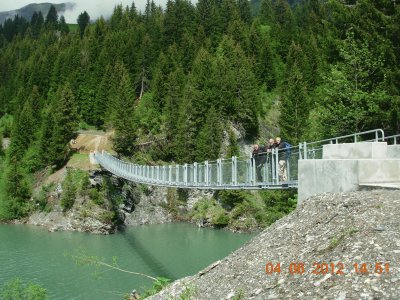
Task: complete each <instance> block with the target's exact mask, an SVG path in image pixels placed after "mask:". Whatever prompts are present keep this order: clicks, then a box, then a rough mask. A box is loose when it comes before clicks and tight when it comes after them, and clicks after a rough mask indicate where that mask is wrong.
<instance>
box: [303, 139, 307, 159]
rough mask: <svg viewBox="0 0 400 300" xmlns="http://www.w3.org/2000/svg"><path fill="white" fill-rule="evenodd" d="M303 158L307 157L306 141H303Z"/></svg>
mask: <svg viewBox="0 0 400 300" xmlns="http://www.w3.org/2000/svg"><path fill="white" fill-rule="evenodd" d="M304 159H307V142H304Z"/></svg>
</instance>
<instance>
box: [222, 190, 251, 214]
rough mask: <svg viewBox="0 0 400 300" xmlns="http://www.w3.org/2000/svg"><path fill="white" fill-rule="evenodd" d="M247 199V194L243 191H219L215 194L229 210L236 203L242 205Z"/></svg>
mask: <svg viewBox="0 0 400 300" xmlns="http://www.w3.org/2000/svg"><path fill="white" fill-rule="evenodd" d="M248 197H249V194H248V193H246V192H243V191H220V192H218V193H217V198H218V199H219V201H220V202H221V203H222V205H223V206H226V207H227V208H228V209H229V210H230V209H232V208H233V207H235V205H237V204H238V203H242V202H243V201H244V200H246V199H247V198H248Z"/></svg>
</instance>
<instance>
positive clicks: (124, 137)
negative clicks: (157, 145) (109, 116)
mask: <svg viewBox="0 0 400 300" xmlns="http://www.w3.org/2000/svg"><path fill="white" fill-rule="evenodd" d="M121 72H122V74H120V75H121V82H120V84H119V87H118V93H117V94H116V95H115V98H114V103H115V105H116V106H115V110H116V111H115V120H114V127H115V135H114V139H113V141H114V150H115V151H116V152H117V153H118V154H119V155H124V156H132V155H133V153H134V151H135V149H136V145H135V144H136V138H137V136H136V130H135V128H134V122H133V112H134V100H135V96H134V95H135V93H134V91H133V89H132V83H131V81H130V79H129V74H128V72H127V71H126V69H125V68H124V67H123V68H122V69H121Z"/></svg>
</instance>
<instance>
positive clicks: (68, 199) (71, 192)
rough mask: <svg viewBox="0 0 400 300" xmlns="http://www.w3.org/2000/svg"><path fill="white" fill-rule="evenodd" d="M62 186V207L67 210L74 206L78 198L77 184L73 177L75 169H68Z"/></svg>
mask: <svg viewBox="0 0 400 300" xmlns="http://www.w3.org/2000/svg"><path fill="white" fill-rule="evenodd" d="M62 188H63V192H62V197H61V207H62V208H63V210H64V211H67V210H69V209H71V208H72V206H74V203H75V199H76V192H77V186H76V185H75V182H74V179H73V171H71V170H69V169H68V170H67V176H66V177H65V180H64V182H63V185H62Z"/></svg>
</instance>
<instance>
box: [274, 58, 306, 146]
mask: <svg viewBox="0 0 400 300" xmlns="http://www.w3.org/2000/svg"><path fill="white" fill-rule="evenodd" d="M280 111H281V114H280V117H279V126H280V129H281V133H282V136H283V138H284V139H285V140H287V141H289V142H290V143H291V144H292V145H296V144H298V143H299V142H301V141H302V138H303V137H304V134H305V132H306V130H307V125H308V124H307V121H308V116H309V111H310V104H309V100H308V95H307V91H306V85H305V83H304V80H303V76H302V74H301V72H300V69H299V67H298V66H297V65H296V64H295V65H294V66H292V69H291V72H290V75H289V78H288V79H287V84H286V86H285V92H284V94H283V96H282V100H281V103H280Z"/></svg>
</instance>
